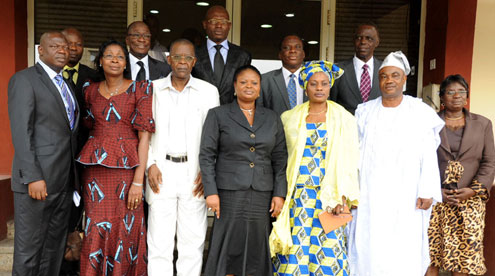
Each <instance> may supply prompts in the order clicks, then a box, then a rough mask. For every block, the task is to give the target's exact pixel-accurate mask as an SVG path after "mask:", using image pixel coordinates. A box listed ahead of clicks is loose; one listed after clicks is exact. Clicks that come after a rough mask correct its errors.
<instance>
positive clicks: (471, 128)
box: [458, 111, 483, 159]
mask: <svg viewBox="0 0 495 276" xmlns="http://www.w3.org/2000/svg"><path fill="white" fill-rule="evenodd" d="M464 114H465V116H466V125H465V126H464V132H463V135H462V140H461V147H460V148H459V154H458V159H460V158H461V156H462V155H463V154H464V153H466V151H467V150H468V149H470V148H471V147H472V146H473V144H474V141H473V140H472V136H471V135H464V134H465V133H483V132H482V130H481V129H476V128H478V125H479V124H478V123H477V121H476V120H475V119H473V117H472V116H471V113H470V112H469V111H464Z"/></svg>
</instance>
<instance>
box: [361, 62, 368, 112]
mask: <svg viewBox="0 0 495 276" xmlns="http://www.w3.org/2000/svg"><path fill="white" fill-rule="evenodd" d="M359 90H361V97H362V98H363V103H364V102H367V101H368V98H369V97H370V91H371V78H370V73H368V64H365V65H363V73H362V74H361V85H360V89H359Z"/></svg>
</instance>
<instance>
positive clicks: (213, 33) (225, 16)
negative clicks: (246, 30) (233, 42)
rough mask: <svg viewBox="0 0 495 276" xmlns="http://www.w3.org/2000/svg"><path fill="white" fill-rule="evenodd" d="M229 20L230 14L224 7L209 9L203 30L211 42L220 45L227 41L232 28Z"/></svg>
mask: <svg viewBox="0 0 495 276" xmlns="http://www.w3.org/2000/svg"><path fill="white" fill-rule="evenodd" d="M229 19H230V17H229V13H228V12H227V10H226V9H225V8H224V7H222V6H213V7H211V8H209V9H208V11H207V12H206V16H205V19H204V20H203V28H204V29H205V31H206V34H207V35H208V38H209V39H210V40H211V41H213V42H215V43H217V44H220V43H221V42H223V41H224V40H226V39H227V36H228V35H229V31H230V26H231V23H230V21H229Z"/></svg>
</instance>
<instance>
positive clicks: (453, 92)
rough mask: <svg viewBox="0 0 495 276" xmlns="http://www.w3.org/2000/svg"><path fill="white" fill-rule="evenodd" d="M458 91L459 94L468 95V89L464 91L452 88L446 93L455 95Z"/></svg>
mask: <svg viewBox="0 0 495 276" xmlns="http://www.w3.org/2000/svg"><path fill="white" fill-rule="evenodd" d="M456 93H459V95H461V96H466V95H467V91H466V90H463V91H455V90H450V91H446V92H445V94H447V96H454V95H455V94H456Z"/></svg>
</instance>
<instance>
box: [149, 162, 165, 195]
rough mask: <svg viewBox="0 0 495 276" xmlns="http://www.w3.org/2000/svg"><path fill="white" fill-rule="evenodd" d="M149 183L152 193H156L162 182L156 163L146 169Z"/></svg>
mask: <svg viewBox="0 0 495 276" xmlns="http://www.w3.org/2000/svg"><path fill="white" fill-rule="evenodd" d="M148 180H149V185H150V188H151V190H152V191H153V193H155V194H158V193H159V192H160V186H159V185H160V184H162V172H161V171H160V169H159V168H158V166H157V165H156V164H153V165H151V166H150V167H149V169H148Z"/></svg>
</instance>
